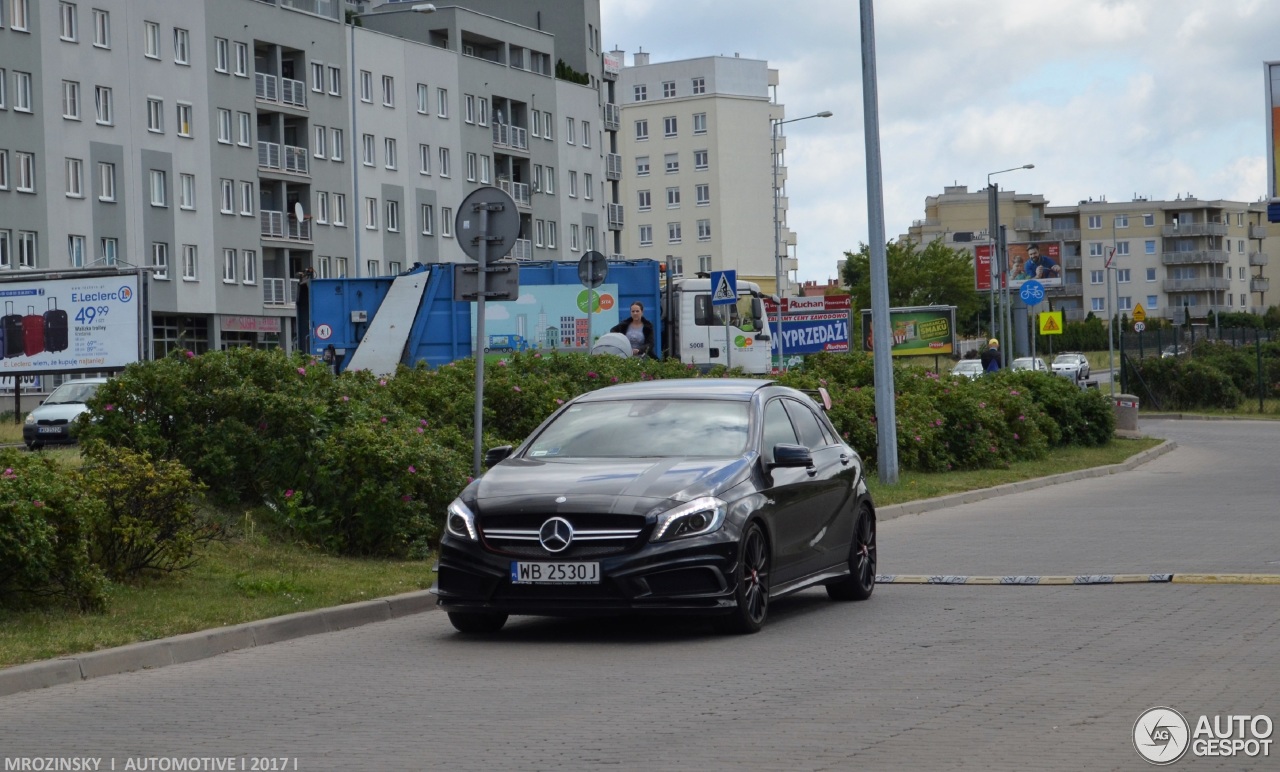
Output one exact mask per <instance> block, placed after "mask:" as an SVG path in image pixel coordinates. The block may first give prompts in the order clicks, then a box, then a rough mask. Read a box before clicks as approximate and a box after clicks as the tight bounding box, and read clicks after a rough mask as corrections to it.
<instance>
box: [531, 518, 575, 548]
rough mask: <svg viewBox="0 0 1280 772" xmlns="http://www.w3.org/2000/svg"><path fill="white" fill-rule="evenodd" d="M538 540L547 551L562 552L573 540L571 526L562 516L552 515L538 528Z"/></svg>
mask: <svg viewBox="0 0 1280 772" xmlns="http://www.w3.org/2000/svg"><path fill="white" fill-rule="evenodd" d="M538 541H539V542H540V543H541V544H542V548H543V549H545V550H546V551H547V552H564V551H565V550H566V549H568V548H569V544H570V543H571V542H573V526H572V525H569V521H568V520H565V519H564V518H563V517H553V518H551V519H550V520H547V521H546V522H545V523H543V524H542V527H541V528H539V529H538Z"/></svg>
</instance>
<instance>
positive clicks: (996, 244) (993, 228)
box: [987, 164, 1036, 365]
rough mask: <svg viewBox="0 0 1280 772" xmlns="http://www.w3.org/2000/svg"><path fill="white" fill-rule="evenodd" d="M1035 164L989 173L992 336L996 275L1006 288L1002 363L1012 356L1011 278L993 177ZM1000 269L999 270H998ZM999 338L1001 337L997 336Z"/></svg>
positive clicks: (989, 269)
mask: <svg viewBox="0 0 1280 772" xmlns="http://www.w3.org/2000/svg"><path fill="white" fill-rule="evenodd" d="M1034 168H1036V165H1035V164H1023V165H1022V166H1012V167H1010V168H1008V169H1001V170H1000V171H998V172H990V173H988V174H987V240H988V241H989V242H990V243H991V263H990V266H989V268H988V271H987V272H988V273H989V274H990V276H991V288H990V290H989V293H988V294H989V295H990V305H991V309H990V310H991V337H993V338H997V336H996V333H995V329H996V277H997V276H999V277H1000V279H999V281H1000V286H1001V287H1002V288H1003V289H1004V292H1003V294H1002V295H1001V298H1000V302H1001V304H1002V310H1003V311H1004V313H1002V314H1001V317H1000V320H1001V321H1000V337H1002V338H1003V339H1004V340H1003V342H1002V344H1001V347H1000V348H1001V351H1000V358H1001V360H1002V364H1006V365H1007V363H1008V361H1009V357H1010V356H1011V354H1010V350H1009V348H1008V345H1009V325H1010V322H1009V320H1008V319H1007V318H1006V315H1007V314H1008V313H1009V308H1008V306H1009V280H1008V277H1007V276H1006V275H1005V274H1006V273H1007V269H1006V266H1005V265H1004V263H1005V260H1004V256H1003V255H1002V254H1000V252H1001V250H1000V185H999V184H998V183H997V184H994V185H993V184H992V183H991V178H992V177H994V176H995V175H997V174H1004V173H1005V172H1016V171H1018V170H1020V169H1034ZM997 269H998V270H997ZM997 339H999V338H997Z"/></svg>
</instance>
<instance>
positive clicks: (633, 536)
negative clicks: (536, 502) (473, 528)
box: [479, 513, 645, 560]
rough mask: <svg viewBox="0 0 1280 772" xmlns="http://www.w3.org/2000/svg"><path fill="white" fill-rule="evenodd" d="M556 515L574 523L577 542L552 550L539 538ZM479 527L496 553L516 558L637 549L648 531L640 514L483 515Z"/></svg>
mask: <svg viewBox="0 0 1280 772" xmlns="http://www.w3.org/2000/svg"><path fill="white" fill-rule="evenodd" d="M552 517H561V518H563V519H565V520H567V521H568V522H569V525H571V526H573V541H572V542H571V543H570V544H569V546H568V547H567V548H566V549H564V550H561V551H560V552H550V551H548V550H547V549H545V548H544V547H543V546H542V543H541V542H540V541H539V540H538V532H539V530H540V529H541V528H542V524H543V523H545V522H546V521H547V520H548V519H550V518H552ZM479 528H480V538H481V539H482V540H483V541H484V544H485V546H486V547H488V548H489V549H490V550H492V551H494V552H499V553H502V554H504V555H512V556H514V557H527V558H543V559H564V560H582V559H586V558H599V557H607V556H609V555H618V554H621V553H623V552H626V551H628V550H630V549H633V548H635V547H636V546H638V545H639V543H640V540H641V537H642V534H643V533H644V531H645V519H644V517H643V516H640V515H590V514H569V515H565V514H559V515H557V514H546V513H541V514H519V515H499V516H491V517H485V518H482V519H481V522H480V523H479Z"/></svg>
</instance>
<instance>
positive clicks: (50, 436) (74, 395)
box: [22, 378, 107, 450]
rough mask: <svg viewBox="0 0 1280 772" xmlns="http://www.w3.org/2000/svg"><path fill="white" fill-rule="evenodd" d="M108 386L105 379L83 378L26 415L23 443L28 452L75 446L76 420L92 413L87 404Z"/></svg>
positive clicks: (67, 384) (50, 396) (54, 392)
mask: <svg viewBox="0 0 1280 772" xmlns="http://www.w3.org/2000/svg"><path fill="white" fill-rule="evenodd" d="M106 382H107V379H106V378H80V379H78V380H74V381H67V382H65V383H63V384H62V385H61V386H59V387H58V388H56V389H54V390H53V393H52V394H50V395H49V396H48V397H47V398H46V399H45V401H44V402H41V403H40V406H39V407H37V408H36V409H35V410H32V411H31V412H30V413H27V420H26V421H25V422H24V423H23V424H22V441H23V442H25V443H27V448H28V449H30V450H39V449H40V448H42V447H44V446H45V445H69V444H72V443H74V442H75V441H76V438H75V434H74V432H73V429H74V424H75V420H76V418H78V417H79V416H80V414H81V413H84V412H86V411H87V410H88V409H89V407H88V405H86V404H85V403H86V402H88V401H89V398H90V397H92V396H93V395H94V394H95V393H96V392H97V391H98V387H99V386H101V385H102V384H104V383H106Z"/></svg>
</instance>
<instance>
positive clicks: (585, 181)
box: [582, 174, 595, 201]
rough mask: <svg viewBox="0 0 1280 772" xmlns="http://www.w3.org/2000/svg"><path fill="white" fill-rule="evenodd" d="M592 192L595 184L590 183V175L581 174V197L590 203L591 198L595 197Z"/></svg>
mask: <svg viewBox="0 0 1280 772" xmlns="http://www.w3.org/2000/svg"><path fill="white" fill-rule="evenodd" d="M594 191H595V182H594V181H592V179H591V175H590V174H583V175H582V194H583V195H582V197H583V198H585V199H586V200H588V201H590V200H591V198H592V196H593V195H595V193H594Z"/></svg>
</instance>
